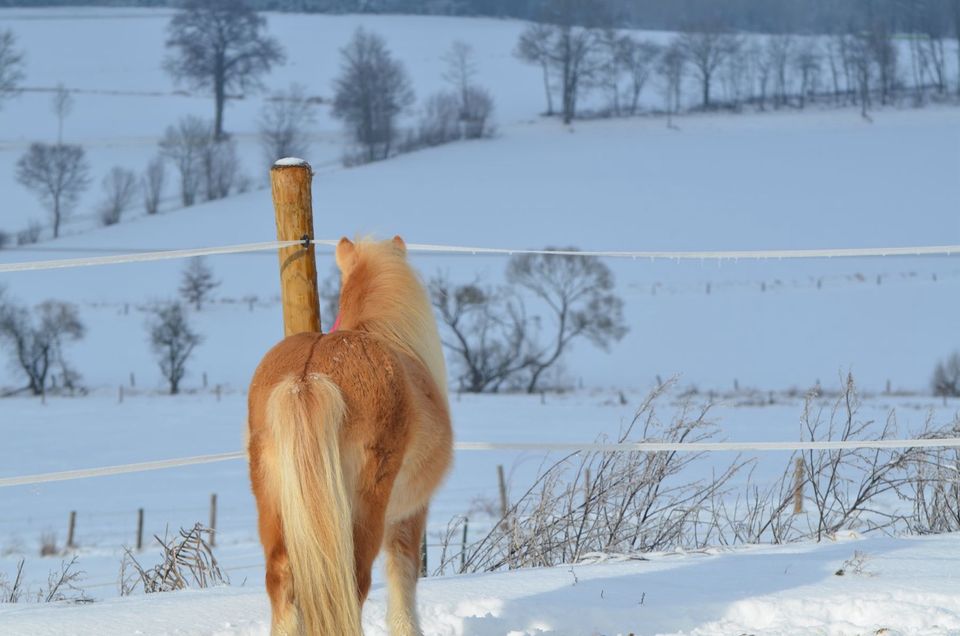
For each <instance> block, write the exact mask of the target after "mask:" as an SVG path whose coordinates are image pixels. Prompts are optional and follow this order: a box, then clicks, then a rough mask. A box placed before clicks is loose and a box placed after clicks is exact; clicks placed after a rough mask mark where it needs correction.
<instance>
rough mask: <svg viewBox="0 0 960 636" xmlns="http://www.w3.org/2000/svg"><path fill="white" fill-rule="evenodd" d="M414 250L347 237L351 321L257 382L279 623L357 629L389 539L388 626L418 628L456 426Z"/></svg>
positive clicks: (284, 346) (259, 475)
mask: <svg viewBox="0 0 960 636" xmlns="http://www.w3.org/2000/svg"><path fill="white" fill-rule="evenodd" d="M406 252H407V250H406V245H405V244H404V242H403V240H402V239H401V238H400V237H395V238H394V239H393V240H392V241H383V242H372V241H358V242H357V243H352V242H350V241H349V240H347V239H346V238H344V239H341V240H340V243H339V244H338V245H337V252H336V259H337V265H338V267H339V268H340V273H341V277H342V285H341V293H340V316H339V318H338V322H339V329H337V330H336V331H335V332H333V333H329V334H326V335H321V334H318V333H300V334H297V335H294V336H290V337H289V338H286V339H285V340H283V341H282V342H280V343H279V344H278V345H276V346H275V347H274V348H273V349H271V350H270V351H269V352H268V353H267V355H266V356H264V358H263V360H262V361H261V362H260V365H259V366H258V367H257V370H256V372H255V373H254V376H253V381H252V382H251V384H250V396H249V433H250V434H249V446H248V450H249V454H250V479H251V481H252V484H253V492H254V495H256V498H257V509H258V512H259V526H260V540H261V542H262V543H263V550H264V553H265V555H266V559H267V591H268V593H269V595H270V604H271V607H272V610H273V616H272V633H273V634H274V635H277V634H284V635H289V636H294V635H306V636H359V635H360V634H361V633H362V629H361V624H360V614H361V608H362V606H363V602H364V600H365V599H366V597H367V593H368V592H369V590H370V570H371V567H372V565H373V560H374V558H375V557H376V556H377V553H378V552H379V551H380V548H381V546H382V547H383V548H384V549H385V550H386V552H387V563H386V572H387V590H388V607H387V621H388V623H389V625H390V631H391V633H392V634H395V635H402V636H405V635H409V634H420V628H419V625H418V619H417V613H416V602H415V592H416V584H417V576H418V574H419V570H420V540H421V536H422V534H423V532H424V526H425V523H426V517H427V504H428V502H429V500H430V496H431V494H432V493H433V491H434V490H435V489H436V488H437V486H438V485H439V483H440V481H441V479H442V478H443V475H444V473H445V472H446V470H447V468H448V467H449V465H450V460H451V456H452V448H453V439H452V438H453V435H452V432H451V428H450V415H449V407H448V404H447V387H446V375H445V370H444V364H443V352H442V350H441V345H440V337H439V335H438V333H437V324H436V321H435V320H434V317H433V312H432V310H431V306H430V302H429V299H428V297H427V293H426V291H425V290H424V288H423V285H422V284H421V282H420V280H419V278H418V277H417V274H416V272H414V270H413V269H412V268H411V267H410V265H409V263H408V262H407V258H406Z"/></svg>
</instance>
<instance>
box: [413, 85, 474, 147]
mask: <svg viewBox="0 0 960 636" xmlns="http://www.w3.org/2000/svg"><path fill="white" fill-rule="evenodd" d="M462 135H463V130H462V129H461V126H460V99H459V97H457V95H456V93H453V92H451V91H441V92H439V93H436V94H435V95H431V96H430V98H429V99H427V103H426V106H425V107H424V112H423V116H422V117H421V118H420V124H419V129H418V132H417V137H418V141H419V143H420V144H422V145H424V146H437V145H440V144H445V143H448V142H451V141H455V140H457V139H460V138H461V137H462Z"/></svg>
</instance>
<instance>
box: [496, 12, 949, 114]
mask: <svg viewBox="0 0 960 636" xmlns="http://www.w3.org/2000/svg"><path fill="white" fill-rule="evenodd" d="M603 4H604V3H603V2H600V1H599V0H561V1H559V2H556V3H551V5H550V9H548V10H545V11H544V12H542V14H541V16H540V19H539V20H538V21H537V22H534V23H532V24H531V25H530V26H529V27H528V28H527V29H525V30H524V31H523V33H521V35H520V39H519V40H518V42H517V45H516V49H515V51H514V53H515V55H516V56H517V57H518V58H520V59H521V60H523V61H525V62H527V63H530V64H534V65H537V66H538V67H539V68H540V69H541V71H542V80H543V87H544V94H545V97H546V113H547V114H548V115H553V114H555V113H557V114H559V115H560V116H561V117H562V118H563V121H564V122H565V123H569V122H570V121H572V120H573V119H574V117H576V116H577V114H578V112H579V111H578V108H579V105H580V104H581V102H582V99H583V97H584V96H585V95H586V94H587V93H588V92H590V91H597V92H600V93H602V94H603V95H604V97H605V98H606V105H605V106H604V107H603V109H602V110H601V111H600V113H601V114H603V113H605V114H612V115H615V116H619V115H623V114H630V115H632V114H636V113H637V112H638V109H639V104H640V96H641V92H642V91H643V89H644V87H645V86H647V85H648V84H649V82H648V80H649V79H650V78H651V77H656V78H657V79H658V80H659V81H658V84H659V89H660V92H661V94H662V97H663V104H664V106H663V108H664V110H665V111H666V112H667V113H668V114H671V113H675V112H678V111H679V110H681V109H682V105H683V104H682V91H683V88H684V86H685V84H686V83H687V82H691V83H694V84H695V85H696V86H697V87H698V99H696V100H695V102H694V103H695V104H696V106H693V107H694V108H698V109H711V108H717V107H726V108H733V109H739V108H741V107H742V106H744V105H753V106H755V107H757V108H759V109H761V110H763V109H765V108H766V107H767V106H769V105H772V106H773V107H774V108H781V107H785V106H794V107H799V108H803V107H805V106H806V105H807V104H809V103H810V102H811V101H814V100H815V101H820V102H828V103H833V104H858V105H860V106H861V108H862V110H863V112H864V114H866V112H867V110H868V109H869V108H870V107H871V106H872V104H873V102H874V101H878V102H879V103H881V104H884V105H885V104H890V103H893V102H895V101H897V100H898V99H900V98H901V97H904V96H911V97H912V98H913V100H914V103H916V104H920V103H922V102H923V101H925V100H926V99H927V98H928V97H929V96H936V97H939V98H944V97H946V95H947V94H948V91H949V78H948V66H947V56H946V54H945V50H946V46H945V41H946V39H947V33H948V31H947V28H946V27H945V26H944V25H942V24H940V23H937V22H931V21H929V20H924V19H922V15H923V14H919V13H918V14H917V16H918V17H917V18H916V19H915V20H914V22H913V29H914V30H913V32H912V33H911V34H910V37H909V38H908V42H909V47H907V48H906V50H905V51H904V50H903V49H902V47H898V46H897V43H896V41H895V39H894V35H895V34H894V31H893V30H892V29H891V28H890V27H889V24H888V23H887V22H885V21H882V20H872V21H865V22H864V23H863V24H862V25H859V26H857V27H856V28H853V27H851V28H850V29H849V30H847V31H845V32H840V33H837V34H834V35H825V36H796V35H790V34H778V35H770V36H761V35H749V36H744V35H740V34H737V33H733V32H731V31H728V30H725V29H724V28H723V27H722V26H721V24H720V23H719V22H712V23H702V24H697V25H693V26H691V27H689V28H688V29H686V30H685V31H683V32H681V33H679V34H677V35H676V36H674V37H673V38H672V39H671V40H670V41H668V42H666V43H658V42H654V41H652V40H643V39H638V38H637V37H635V36H634V35H631V34H628V33H623V32H620V31H618V30H616V29H614V28H612V27H611V26H610V25H611V22H612V20H611V19H610V18H609V17H607V15H606V14H605V13H604V12H603V9H602V5H603ZM958 52H960V48H958ZM904 54H906V55H907V57H908V58H909V59H908V60H907V61H906V62H904V60H903V59H902V58H903V57H904ZM905 66H908V67H909V71H908V72H907V71H905ZM958 67H960V57H958ZM957 91H958V94H960V71H958V78H957ZM557 97H559V106H557V105H556V104H555V100H556V98H557ZM594 113H595V114H596V111H594Z"/></svg>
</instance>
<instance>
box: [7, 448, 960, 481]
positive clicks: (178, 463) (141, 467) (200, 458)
mask: <svg viewBox="0 0 960 636" xmlns="http://www.w3.org/2000/svg"><path fill="white" fill-rule="evenodd" d="M861 448H868V449H883V448H960V438H956V437H948V438H923V439H878V440H835V441H820V442H817V441H810V442H682V443H672V442H629V443H620V444H615V443H611V444H602V443H601V444H578V443H567V442H457V443H455V444H454V449H455V450H458V451H538V450H543V451H562V452H569V453H576V452H601V453H635V452H640V453H662V452H680V453H700V452H706V451H710V452H742V451H761V452H769V451H799V450H856V449H861ZM246 456H247V454H246V452H244V451H235V452H232V453H218V454H214V455H196V456H194V457H183V458H179V459H164V460H159V461H151V462H140V463H136V464H120V465H116V466H103V467H100V468H81V469H78V470H64V471H60V472H54V473H40V474H36V475H22V476H19V477H3V478H0V488H6V487H9V486H29V485H34V484H44V483H49V482H54V481H72V480H75V479H86V478H89V477H103V476H107V475H123V474H127V473H141V472H147V471H152V470H163V469H166V468H179V467H182V466H196V465H199V464H212V463H215V462H225V461H233V460H238V459H245V458H246Z"/></svg>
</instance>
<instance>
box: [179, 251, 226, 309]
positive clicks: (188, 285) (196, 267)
mask: <svg viewBox="0 0 960 636" xmlns="http://www.w3.org/2000/svg"><path fill="white" fill-rule="evenodd" d="M219 286H220V281H218V280H214V278H213V270H212V269H210V266H209V265H207V261H206V259H204V258H203V257H202V256H198V257H196V258H191V259H190V263H189V264H188V265H187V267H186V268H185V269H184V270H183V274H181V276H180V295H181V296H183V299H184V300H185V301H187V302H188V303H190V304H191V305H193V307H194V309H196V310H197V311H200V308H201V306H202V305H203V303H204V302H205V301H208V300H210V292H212V291H213V290H214V289H216V288H217V287H219Z"/></svg>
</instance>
